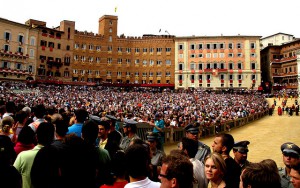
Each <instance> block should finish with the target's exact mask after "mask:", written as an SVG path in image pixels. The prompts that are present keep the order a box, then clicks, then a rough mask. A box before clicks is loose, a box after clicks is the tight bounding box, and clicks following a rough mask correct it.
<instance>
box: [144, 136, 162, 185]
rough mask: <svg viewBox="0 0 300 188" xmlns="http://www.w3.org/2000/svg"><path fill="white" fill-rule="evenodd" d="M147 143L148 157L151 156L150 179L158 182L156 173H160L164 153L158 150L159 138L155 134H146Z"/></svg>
mask: <svg viewBox="0 0 300 188" xmlns="http://www.w3.org/2000/svg"><path fill="white" fill-rule="evenodd" d="M147 143H148V144H149V147H150V156H151V170H152V177H151V180H153V181H159V179H158V174H159V173H158V172H159V171H160V168H161V165H162V158H163V157H164V156H165V153H164V152H163V151H162V150H160V149H159V148H160V147H159V144H160V142H159V137H158V134H157V133H153V132H149V133H148V134H147Z"/></svg>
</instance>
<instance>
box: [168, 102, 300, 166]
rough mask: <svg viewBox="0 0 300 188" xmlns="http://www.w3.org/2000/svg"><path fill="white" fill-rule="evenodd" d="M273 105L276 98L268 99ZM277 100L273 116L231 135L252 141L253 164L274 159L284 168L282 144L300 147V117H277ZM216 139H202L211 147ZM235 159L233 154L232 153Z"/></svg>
mask: <svg viewBox="0 0 300 188" xmlns="http://www.w3.org/2000/svg"><path fill="white" fill-rule="evenodd" d="M267 100H268V102H269V104H270V105H272V104H273V100H274V98H270V99H267ZM276 100H277V106H276V107H275V111H274V114H273V116H265V117H263V118H262V119H260V120H257V121H254V122H252V123H249V124H247V125H245V126H243V127H239V128H235V129H233V130H231V131H230V132H229V133H230V134H231V135H232V136H233V137H234V140H235V142H237V141H242V140H248V141H250V145H249V146H248V147H249V153H248V159H249V161H252V162H259V161H261V160H263V159H273V160H274V161H275V162H276V163H277V165H278V167H281V166H283V162H282V153H281V150H280V146H281V144H283V143H285V142H293V143H295V144H297V145H298V146H300V116H295V113H294V115H293V116H289V115H287V114H284V115H282V116H278V115H277V107H278V105H279V104H280V105H281V102H282V99H280V101H278V99H276ZM294 101H295V100H294V99H292V100H291V99H288V102H287V105H288V106H291V105H292V104H294ZM298 101H299V100H298ZM299 102H300V101H299ZM213 139H214V137H211V138H205V139H201V138H200V141H202V142H203V143H205V144H207V145H208V146H210V147H211V144H212V142H213ZM176 147H177V145H176V144H173V145H168V146H165V152H166V154H168V153H169V152H170V150H172V149H176ZM231 156H232V157H233V153H232V152H231Z"/></svg>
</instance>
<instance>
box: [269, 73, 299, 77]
mask: <svg viewBox="0 0 300 188" xmlns="http://www.w3.org/2000/svg"><path fill="white" fill-rule="evenodd" d="M297 75H298V74H297V72H286V73H272V76H273V77H285V76H297Z"/></svg>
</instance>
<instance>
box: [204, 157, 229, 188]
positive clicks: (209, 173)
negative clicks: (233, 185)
mask: <svg viewBox="0 0 300 188" xmlns="http://www.w3.org/2000/svg"><path fill="white" fill-rule="evenodd" d="M204 164H205V176H206V178H207V180H208V181H209V184H208V188H224V187H226V184H225V181H224V180H223V177H224V175H225V171H226V164H225V161H224V159H223V158H222V156H221V155H220V154H219V153H216V152H213V153H211V154H209V155H208V156H207V157H206V158H205V160H204Z"/></svg>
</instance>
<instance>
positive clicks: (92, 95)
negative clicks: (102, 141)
mask: <svg viewBox="0 0 300 188" xmlns="http://www.w3.org/2000/svg"><path fill="white" fill-rule="evenodd" d="M1 85H2V86H1V90H0V97H1V99H0V100H1V103H4V101H14V102H15V104H16V105H17V106H19V109H22V108H23V107H24V106H28V107H34V106H35V105H37V104H44V105H45V106H46V107H47V108H49V107H51V108H53V107H54V108H55V109H56V110H59V109H64V110H65V111H66V112H67V113H69V114H72V112H73V111H74V110H76V109H79V108H85V109H86V110H87V111H88V112H89V113H90V114H93V115H99V116H102V115H105V114H112V115H114V116H116V117H117V118H118V119H119V120H120V121H122V120H123V118H127V117H128V116H130V117H133V118H134V119H135V120H136V121H139V122H148V121H150V120H151V119H152V118H155V114H157V113H160V114H162V115H163V117H164V120H165V123H166V126H169V125H170V124H171V125H175V126H181V127H184V126H186V125H187V124H189V123H193V122H198V123H200V125H203V126H209V125H211V124H215V123H216V122H220V123H222V122H226V121H231V120H234V119H237V118H241V117H246V116H249V115H250V114H254V113H259V112H263V111H265V110H267V109H268V108H269V105H268V103H267V101H266V100H265V96H264V95H262V94H261V93H259V92H257V91H253V90H235V91H231V92H228V91H227V92H226V91H219V92H216V91H206V90H197V89H194V90H166V89H165V90H159V89H153V88H132V89H125V88H104V87H101V86H98V87H86V86H57V85H37V86H35V87H33V86H28V85H26V83H24V82H2V84H1Z"/></svg>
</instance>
